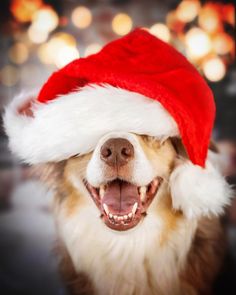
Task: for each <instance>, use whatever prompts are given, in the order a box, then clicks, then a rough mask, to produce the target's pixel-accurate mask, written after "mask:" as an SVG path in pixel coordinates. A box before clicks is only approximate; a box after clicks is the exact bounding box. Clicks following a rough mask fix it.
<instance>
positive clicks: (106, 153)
mask: <svg viewBox="0 0 236 295" xmlns="http://www.w3.org/2000/svg"><path fill="white" fill-rule="evenodd" d="M133 157H134V147H133V145H132V144H131V143H130V142H129V141H128V140H127V139H125V138H111V139H108V140H107V141H106V142H105V143H104V144H103V145H102V147H101V159H102V160H103V161H104V162H105V163H106V164H107V165H109V166H118V167H120V166H124V165H125V164H127V163H128V162H129V161H130V160H132V159H133Z"/></svg>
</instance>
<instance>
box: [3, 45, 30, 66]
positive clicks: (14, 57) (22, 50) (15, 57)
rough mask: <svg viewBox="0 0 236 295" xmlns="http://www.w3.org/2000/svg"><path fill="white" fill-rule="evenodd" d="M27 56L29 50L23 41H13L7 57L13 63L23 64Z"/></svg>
mask: <svg viewBox="0 0 236 295" xmlns="http://www.w3.org/2000/svg"><path fill="white" fill-rule="evenodd" d="M28 56H29V50H28V48H27V47H26V45H25V44H24V43H21V42H18V43H15V44H14V45H13V46H12V47H11V48H10V49H9V51H8V57H9V59H10V60H11V61H12V62H13V63H15V64H23V63H24V62H25V61H26V60H27V59H28Z"/></svg>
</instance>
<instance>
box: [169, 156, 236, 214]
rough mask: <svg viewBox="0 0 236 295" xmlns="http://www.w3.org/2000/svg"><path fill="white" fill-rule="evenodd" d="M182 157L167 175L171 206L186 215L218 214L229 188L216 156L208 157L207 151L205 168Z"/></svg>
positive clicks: (224, 203)
mask: <svg viewBox="0 0 236 295" xmlns="http://www.w3.org/2000/svg"><path fill="white" fill-rule="evenodd" d="M183 161H184V162H182V163H181V164H179V165H177V167H176V168H175V169H174V171H173V172H172V174H171V177H170V188H171V196H172V206H173V208H174V209H176V210H181V211H182V212H183V214H184V215H185V216H186V217H187V218H198V217H201V216H211V215H220V214H222V213H223V212H224V208H225V207H226V206H228V205H229V204H230V200H231V198H232V196H233V192H232V190H231V188H230V186H229V184H228V183H227V182H226V180H225V178H224V177H223V176H222V174H221V173H220V171H219V168H220V166H219V165H220V163H216V156H215V157H214V160H213V161H212V155H209V154H208V160H207V161H206V167H205V168H202V167H200V166H198V165H193V164H192V163H191V162H190V161H189V160H183ZM219 161H220V159H219Z"/></svg>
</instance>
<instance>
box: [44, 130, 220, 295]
mask: <svg viewBox="0 0 236 295" xmlns="http://www.w3.org/2000/svg"><path fill="white" fill-rule="evenodd" d="M127 136H128V138H130V140H136V147H135V149H139V153H142V154H143V155H144V156H145V157H144V159H143V160H142V161H141V160H139V161H136V164H135V165H134V166H132V167H126V169H123V171H120V172H118V173H119V177H120V178H123V179H125V180H127V181H130V182H135V181H136V184H137V185H139V183H138V182H142V177H143V178H145V177H147V174H148V169H151V168H150V167H152V171H153V173H154V174H153V175H152V177H153V176H154V177H156V176H160V177H162V178H163V180H164V181H163V182H162V184H161V186H160V189H159V190H158V192H157V194H156V196H155V198H154V200H153V202H152V203H151V205H150V206H149V208H148V210H147V215H146V217H144V218H143V219H142V220H141V221H140V223H139V224H138V225H137V226H135V227H134V228H132V229H130V230H127V231H122V232H120V231H114V230H112V229H110V228H108V227H107V226H106V225H105V224H104V222H103V221H102V219H101V218H100V211H99V210H98V208H97V207H96V205H95V203H94V202H93V200H92V198H91V196H90V194H89V192H88V191H87V189H86V187H85V185H84V183H83V181H82V180H83V179H85V178H86V179H87V180H88V181H89V182H90V183H93V185H94V183H96V182H97V183H99V181H100V180H98V178H99V177H100V178H101V179H103V180H106V179H109V176H110V173H111V172H110V171H109V169H108V168H107V167H105V166H102V165H98V163H97V162H98V161H99V158H98V156H96V152H97V150H99V149H100V145H101V143H98V146H97V147H96V149H95V150H94V151H93V152H91V153H89V154H87V155H84V156H75V157H73V158H70V159H68V160H65V161H63V162H60V163H55V164H53V163H51V164H48V165H46V166H44V169H43V171H44V172H43V177H44V180H45V181H47V182H48V183H50V184H51V185H52V186H53V188H54V190H55V202H54V213H55V219H56V225H57V229H58V238H59V242H58V243H59V250H60V251H59V253H60V255H61V264H60V269H61V272H62V274H63V277H64V279H65V282H66V284H67V286H68V288H69V290H70V292H71V293H72V294H76V295H81V294H84V295H85V294H87V295H92V294H94V295H177V294H178V295H197V294H201V295H202V294H208V295H209V294H211V287H212V284H213V281H214V279H215V277H216V275H217V273H218V271H219V269H220V266H221V261H222V258H223V255H224V238H223V235H224V234H223V230H222V227H221V224H220V219H219V218H218V217H213V216H209V217H204V218H192V219H189V220H188V219H186V217H184V215H183V214H182V212H181V211H176V210H173V208H172V201H171V194H170V190H169V184H168V182H169V178H170V175H171V172H172V171H173V169H174V167H175V165H176V163H178V161H179V158H180V157H181V158H182V161H183V158H185V157H186V154H185V152H184V150H183V147H182V145H181V143H180V140H175V141H173V140H171V139H166V140H165V141H163V140H162V141H159V140H157V139H155V138H152V137H148V136H138V135H134V134H128V135H127ZM135 152H136V150H135ZM91 165H92V167H91ZM45 169H47V171H46V170H45ZM100 170H101V171H100ZM134 170H136V171H134ZM45 171H46V172H45ZM143 171H144V172H143ZM144 173H145V174H144ZM134 175H136V176H135V177H134ZM141 185H143V184H141ZM189 198H191V196H189Z"/></svg>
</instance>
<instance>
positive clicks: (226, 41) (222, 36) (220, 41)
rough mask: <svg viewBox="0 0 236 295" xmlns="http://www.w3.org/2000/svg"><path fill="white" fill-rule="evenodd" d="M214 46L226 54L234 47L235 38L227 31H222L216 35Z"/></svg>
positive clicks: (216, 49)
mask: <svg viewBox="0 0 236 295" xmlns="http://www.w3.org/2000/svg"><path fill="white" fill-rule="evenodd" d="M212 46H213V48H214V50H215V52H216V53H218V54H221V55H224V54H227V53H229V52H231V51H232V50H233V48H234V40H233V39H232V38H231V37H230V36H229V35H228V34H226V33H224V32H222V33H219V34H217V35H216V36H214V38H213V41H212Z"/></svg>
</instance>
